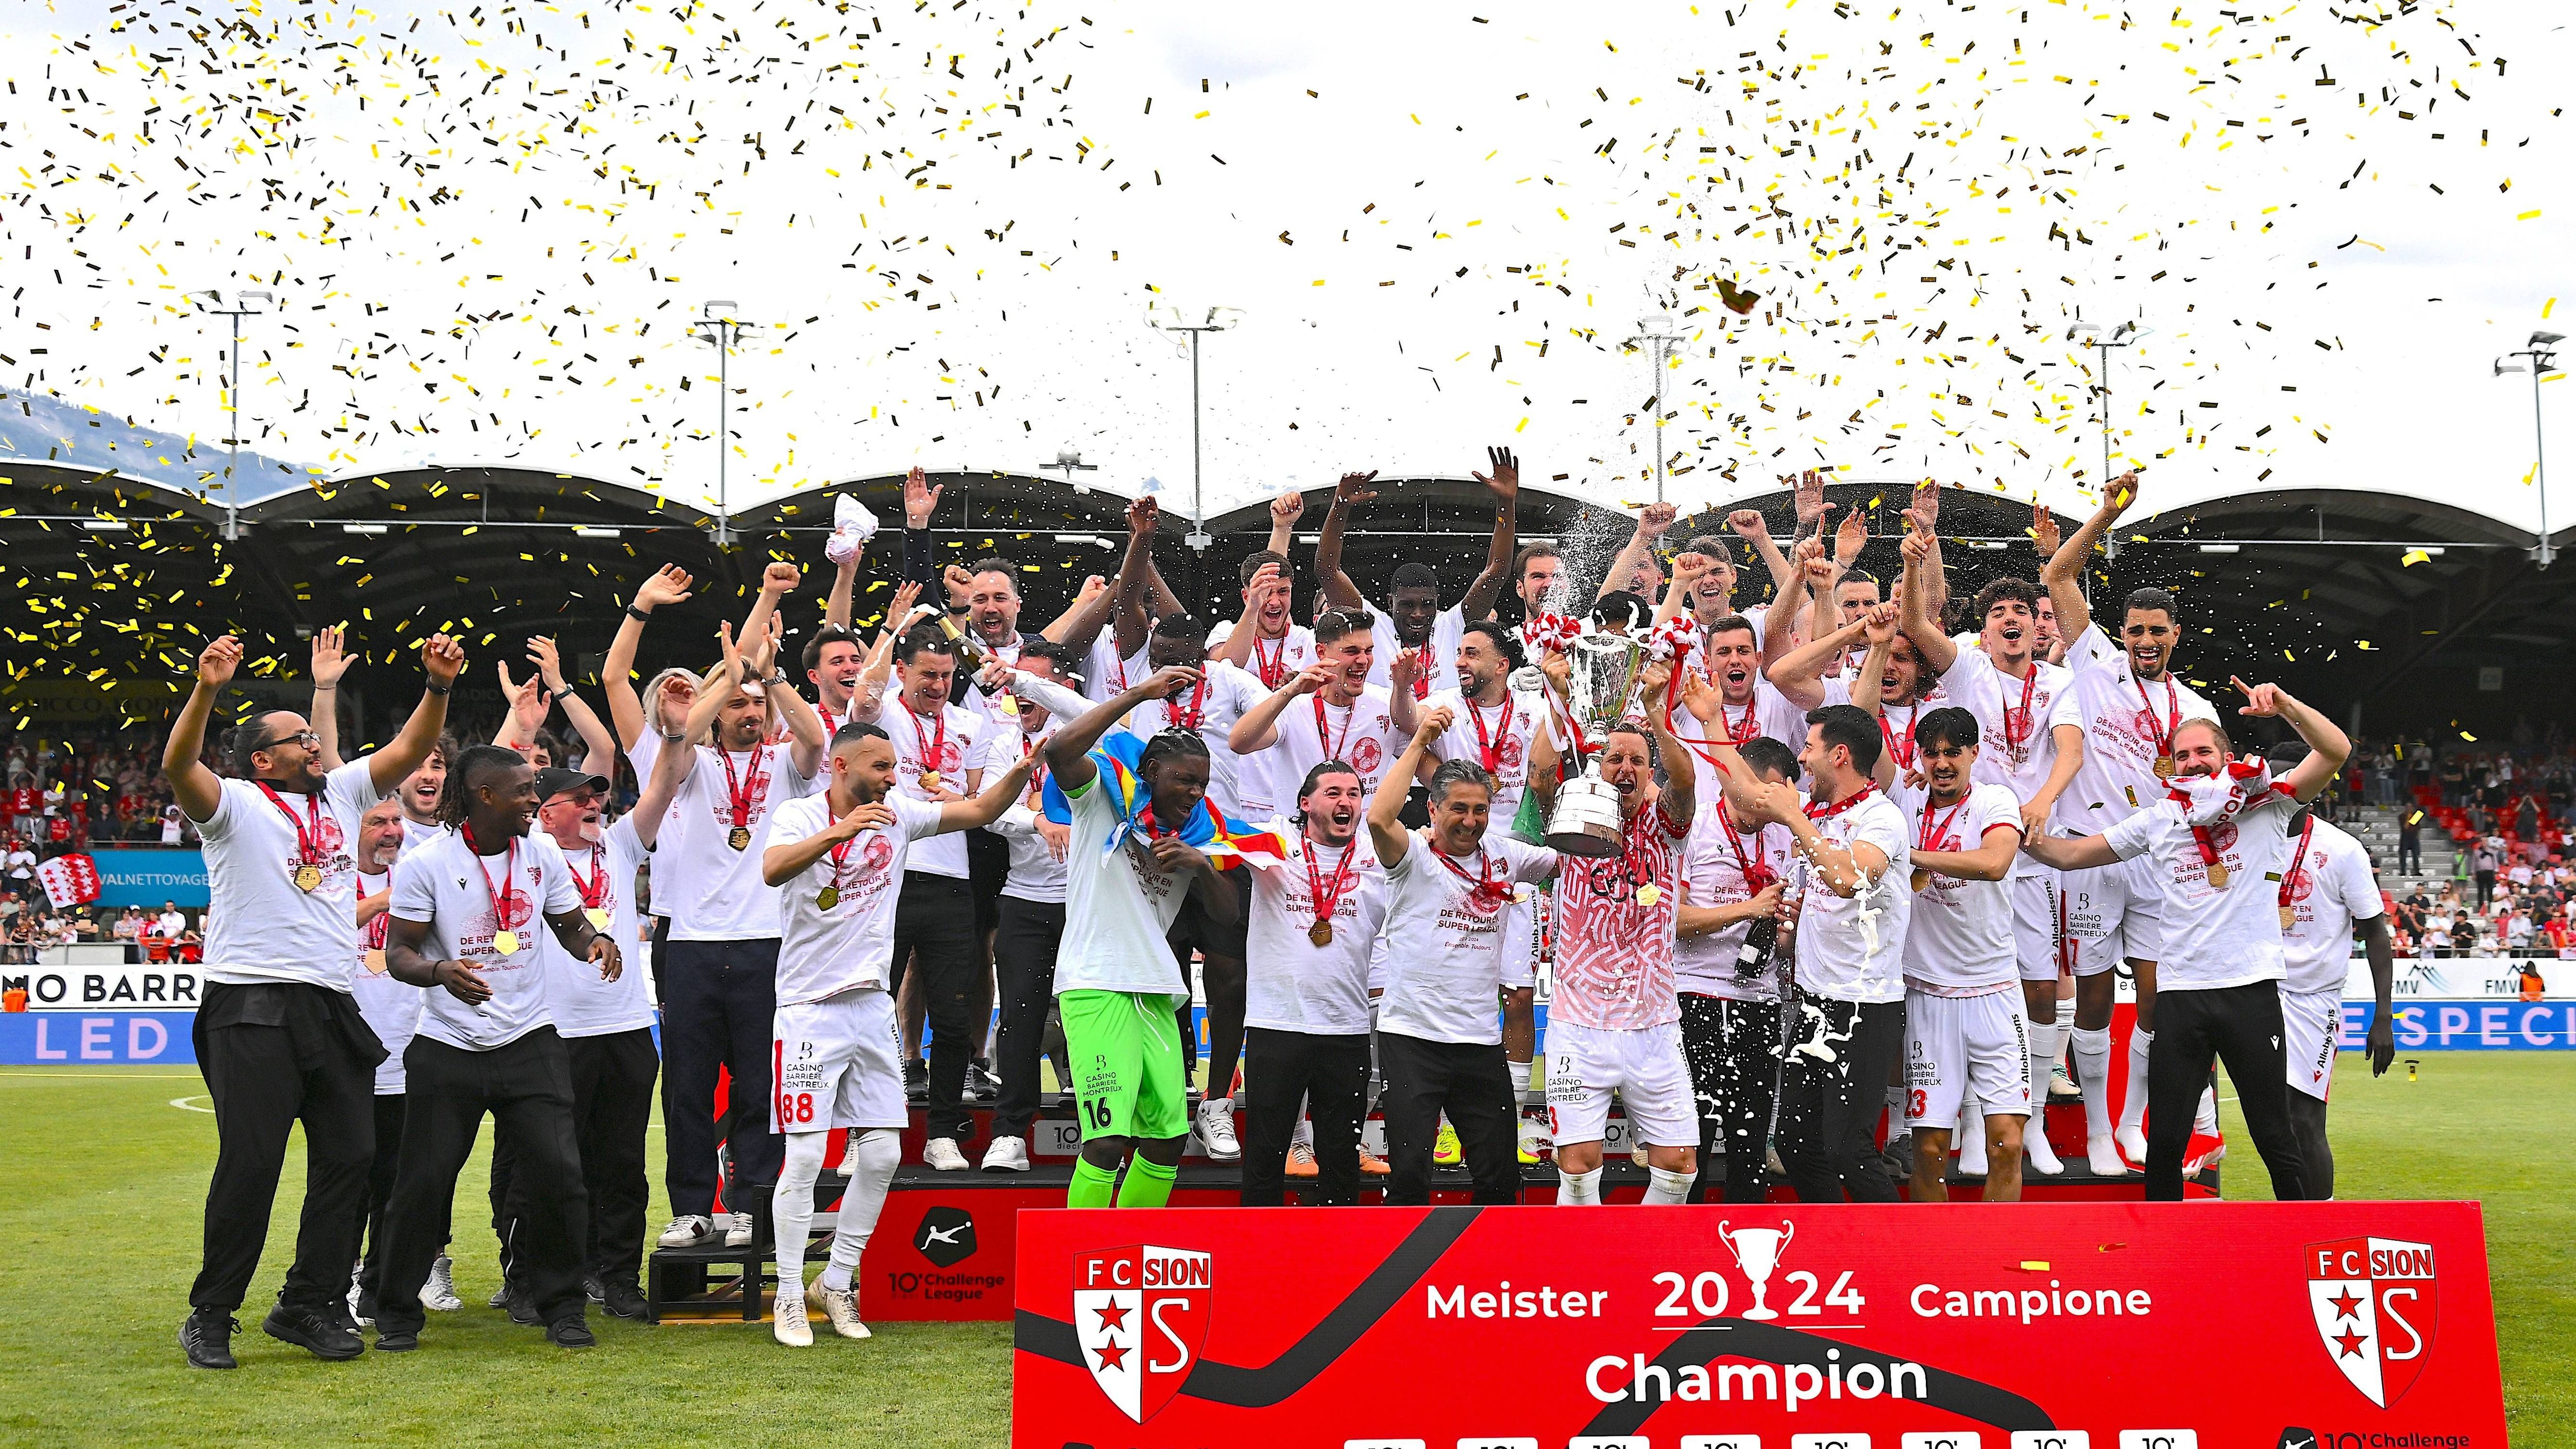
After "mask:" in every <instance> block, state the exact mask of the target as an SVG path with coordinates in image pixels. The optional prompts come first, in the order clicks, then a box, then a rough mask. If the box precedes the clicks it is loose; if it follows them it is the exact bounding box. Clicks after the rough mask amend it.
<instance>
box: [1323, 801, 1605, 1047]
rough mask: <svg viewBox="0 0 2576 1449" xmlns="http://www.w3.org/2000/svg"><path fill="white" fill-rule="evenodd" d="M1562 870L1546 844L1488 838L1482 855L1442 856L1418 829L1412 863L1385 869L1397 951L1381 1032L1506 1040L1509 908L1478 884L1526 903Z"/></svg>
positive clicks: (1481, 1042) (1485, 1042)
mask: <svg viewBox="0 0 2576 1449" xmlns="http://www.w3.org/2000/svg"><path fill="white" fill-rule="evenodd" d="M1363 848H1365V847H1363ZM1372 854H1374V852H1372ZM1444 859H1445V860H1447V861H1448V862H1449V864H1447V865H1443V864H1441V861H1442V860H1444ZM1560 864H1561V861H1560V858H1559V857H1558V855H1557V853H1556V852H1555V851H1553V850H1549V849H1547V848H1545V847H1544V846H1537V845H1530V844H1527V843H1525V842H1523V841H1520V840H1516V839H1513V838H1512V837H1511V836H1509V835H1501V834H1490V833H1489V834H1487V835H1486V837H1485V843H1484V848H1483V850H1482V852H1481V855H1480V856H1470V857H1467V858H1464V859H1461V858H1459V857H1457V856H1441V855H1439V854H1438V848H1437V847H1436V846H1434V845H1433V844H1432V843H1431V832H1429V831H1427V830H1417V831H1415V832H1413V838H1412V839H1411V840H1410V841H1408V842H1407V843H1406V845H1405V847H1404V858H1403V859H1401V860H1398V861H1397V862H1396V863H1395V864H1394V865H1393V866H1392V867H1390V868H1389V869H1388V870H1387V872H1386V881H1387V892H1388V896H1389V899H1388V903H1387V914H1386V937H1387V940H1388V942H1389V943H1390V946H1391V947H1394V948H1395V949H1390V950H1389V951H1388V952H1387V953H1386V966H1387V982H1386V995H1385V996H1384V997H1383V998H1381V999H1380V1000H1379V1002H1378V1017H1377V1024H1378V1028H1379V1030H1381V1031H1391V1032H1395V1033H1398V1034H1399V1035H1403V1036H1409V1037H1412V1038H1414V1039H1415V1040H1417V1041H1443V1042H1461V1043H1465V1044H1468V1045H1472V1046H1492V1045H1494V1044H1495V1043H1497V1042H1500V1041H1501V1040H1502V1039H1503V1037H1502V1023H1501V1004H1500V1003H1501V998H1500V996H1499V994H1498V993H1499V992H1500V991H1501V989H1502V984H1503V942H1504V931H1503V918H1504V916H1505V914H1506V913H1507V912H1508V911H1509V910H1510V906H1509V905H1508V904H1507V903H1506V902H1504V901H1501V900H1498V899H1494V898H1492V897H1484V898H1480V897H1479V896H1478V893H1477V891H1476V890H1475V885H1476V882H1478V881H1480V880H1484V879H1488V878H1490V879H1491V880H1493V881H1494V883H1495V884H1496V885H1498V886H1502V887H1504V888H1505V889H1506V890H1507V891H1509V893H1510V894H1511V895H1513V896H1515V897H1526V896H1527V895H1529V894H1531V893H1532V892H1533V890H1534V888H1535V887H1536V885H1537V883H1538V882H1540V881H1543V880H1546V879H1547V878H1548V877H1549V876H1552V875H1555V874H1556V873H1557V870H1558V867H1559V865H1560ZM1453 866H1454V867H1455V869H1454V870H1453V869H1452V868H1451V867H1453ZM1461 872H1463V875H1462V874H1461Z"/></svg>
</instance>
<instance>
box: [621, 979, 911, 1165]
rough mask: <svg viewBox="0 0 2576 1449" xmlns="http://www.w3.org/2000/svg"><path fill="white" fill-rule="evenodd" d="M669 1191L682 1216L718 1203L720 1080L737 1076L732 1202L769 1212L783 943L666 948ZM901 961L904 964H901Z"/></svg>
mask: <svg viewBox="0 0 2576 1449" xmlns="http://www.w3.org/2000/svg"><path fill="white" fill-rule="evenodd" d="M661 955H662V956H663V957H665V958H667V959H666V960H665V961H664V963H663V966H662V968H661V971H660V973H659V974H660V976H661V983H660V984H661V989H662V1055H663V1062H662V1145H663V1149H664V1154H663V1155H664V1160H663V1163H662V1185H663V1190H664V1191H665V1192H667V1193H668V1194H669V1195H670V1198H671V1212H672V1214H673V1215H674V1216H687V1215H690V1214H699V1215H704V1214H707V1213H711V1212H713V1211H715V1201H716V1176H717V1172H716V1113H715V1101H716V1072H717V1070H718V1069H719V1068H721V1069H723V1070H724V1071H726V1072H729V1073H731V1074H732V1077H733V1083H732V1086H731V1088H730V1089H729V1097H728V1100H729V1101H730V1102H731V1103H732V1104H733V1107H734V1110H733V1112H732V1113H731V1118H732V1123H733V1125H732V1127H731V1128H730V1129H729V1132H730V1138H729V1140H728V1141H727V1142H726V1143H725V1159H726V1162H727V1164H728V1165H729V1166H730V1167H731V1168H732V1173H731V1180H730V1181H728V1182H727V1183H726V1184H725V1201H726V1203H728V1204H729V1205H730V1206H731V1207H732V1209H733V1210H734V1211H737V1212H757V1211H762V1210H765V1209H766V1208H767V1207H768V1204H769V1189H770V1187H771V1186H772V1185H773V1184H775V1183H776V1182H777V1181H778V1164H779V1160H780V1159H781V1157H783V1156H784V1155H785V1152H786V1145H785V1144H784V1143H783V1142H781V1141H780V1140H779V1137H778V1134H776V1133H774V1132H771V1131H770V1130H769V1093H770V1090H771V1083H770V1078H769V1044H770V1041H771V1039H772V1038H773V1037H774V1036H775V1035H776V1032H777V1026H778V1021H777V1017H778V938H777V937H775V936H769V937H764V938H762V939H760V940H756V941H672V942H669V943H668V944H666V945H665V946H664V947H663V948H662V952H661ZM896 959H897V960H901V959H902V958H901V956H900V954H898V955H897V957H896Z"/></svg>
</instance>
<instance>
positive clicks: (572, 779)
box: [537, 765, 608, 805]
mask: <svg viewBox="0 0 2576 1449" xmlns="http://www.w3.org/2000/svg"><path fill="white" fill-rule="evenodd" d="M575 790H597V791H598V792H600V793H601V794H603V795H605V794H607V793H608V781H607V779H606V778H605V777H603V776H599V775H593V774H588V773H586V772H584V771H581V770H567V769H565V768H564V767H563V766H561V765H548V766H546V767H545V768H544V769H542V770H539V771H538V772H537V803H538V804H540V805H542V804H544V803H545V802H547V801H548V800H551V799H553V798H555V797H556V796H557V795H566V794H570V793H571V792H573V791H575Z"/></svg>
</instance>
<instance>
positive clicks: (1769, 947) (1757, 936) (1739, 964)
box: [1735, 916, 1780, 981]
mask: <svg viewBox="0 0 2576 1449" xmlns="http://www.w3.org/2000/svg"><path fill="white" fill-rule="evenodd" d="M1779 943H1780V920H1779V918H1778V917H1776V916H1759V917H1756V918H1755V919H1754V922H1753V924H1752V925H1751V926H1749V927H1747V928H1746V929H1745V932H1744V944H1743V945H1742V946H1739V947H1737V948H1736V952H1735V979H1736V980H1738V981H1752V980H1755V979H1756V978H1758V977H1760V976H1761V975H1762V973H1763V972H1765V971H1767V970H1769V969H1770V967H1771V953H1772V951H1773V950H1774V949H1776V948H1777V947H1778V945H1779Z"/></svg>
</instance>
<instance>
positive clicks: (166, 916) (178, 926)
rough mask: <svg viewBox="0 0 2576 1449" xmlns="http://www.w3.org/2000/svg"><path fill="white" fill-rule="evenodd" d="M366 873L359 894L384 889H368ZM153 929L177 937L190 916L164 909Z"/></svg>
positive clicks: (361, 873)
mask: <svg viewBox="0 0 2576 1449" xmlns="http://www.w3.org/2000/svg"><path fill="white" fill-rule="evenodd" d="M364 874H365V873H364V872H360V876H361V879H360V880H359V882H358V894H359V895H362V896H365V895H373V894H374V893H375V891H377V890H382V889H384V886H383V884H382V882H381V881H379V883H378V884H377V885H376V886H375V888H374V890H370V889H368V887H367V884H366V881H365V879H364V878H363V877H364ZM152 929H153V930H154V931H156V932H158V933H159V934H161V935H164V936H172V937H175V936H177V935H178V934H179V933H180V932H181V931H184V930H186V929H188V918H187V917H186V916H183V915H181V914H179V913H178V912H177V911H163V912H162V913H161V914H160V915H158V916H155V917H154V918H153V920H152Z"/></svg>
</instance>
